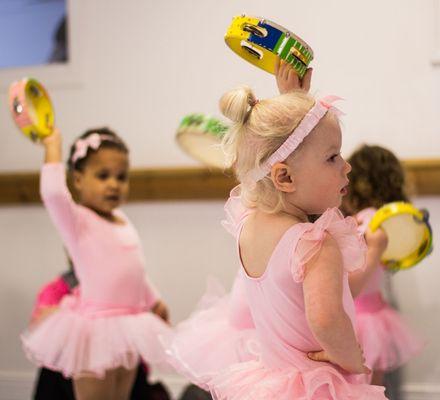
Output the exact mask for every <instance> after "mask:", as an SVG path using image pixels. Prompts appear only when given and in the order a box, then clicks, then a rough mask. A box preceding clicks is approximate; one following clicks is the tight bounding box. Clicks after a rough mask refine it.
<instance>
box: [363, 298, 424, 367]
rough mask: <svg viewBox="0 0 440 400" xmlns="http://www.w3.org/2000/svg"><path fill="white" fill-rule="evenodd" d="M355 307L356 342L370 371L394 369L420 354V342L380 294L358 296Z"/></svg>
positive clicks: (421, 346)
mask: <svg viewBox="0 0 440 400" xmlns="http://www.w3.org/2000/svg"><path fill="white" fill-rule="evenodd" d="M355 305H356V313H357V334H358V339H359V342H360V343H361V346H362V348H363V350H364V355H365V358H366V365H367V366H368V367H369V368H372V369H374V370H378V371H390V370H393V369H396V368H398V367H400V366H402V365H404V364H405V363H406V362H407V361H408V360H409V359H410V358H412V357H413V356H415V355H416V354H417V353H419V352H420V351H421V350H422V348H423V345H424V344H423V342H422V341H421V340H420V339H419V337H418V336H417V335H416V334H415V333H414V332H413V331H412V330H411V329H410V327H409V325H408V323H406V322H405V320H404V319H403V318H402V316H401V315H399V313H398V312H397V311H395V310H394V309H393V308H391V307H390V306H389V305H388V304H387V303H386V302H385V301H384V300H383V298H382V295H381V294H380V293H371V294H365V295H361V296H359V297H358V298H357V299H356V300H355Z"/></svg>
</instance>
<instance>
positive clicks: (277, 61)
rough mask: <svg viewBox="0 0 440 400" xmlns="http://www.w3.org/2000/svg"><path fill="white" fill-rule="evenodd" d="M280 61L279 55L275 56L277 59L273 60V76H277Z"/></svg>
mask: <svg viewBox="0 0 440 400" xmlns="http://www.w3.org/2000/svg"><path fill="white" fill-rule="evenodd" d="M280 62H281V59H280V58H279V57H277V60H276V62H275V76H278V72H279V70H280Z"/></svg>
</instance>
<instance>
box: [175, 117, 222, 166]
mask: <svg viewBox="0 0 440 400" xmlns="http://www.w3.org/2000/svg"><path fill="white" fill-rule="evenodd" d="M227 130H228V126H227V125H225V124H224V123H223V122H221V121H220V120H218V119H216V118H213V117H210V116H208V115H204V114H189V115H186V116H185V117H184V118H183V119H182V121H181V122H180V124H179V127H178V128H177V132H176V141H177V143H178V144H179V146H180V147H181V148H182V149H183V150H184V151H185V152H186V153H187V154H189V155H190V156H191V157H193V158H194V159H196V160H198V161H200V162H202V163H203V164H205V165H207V166H209V167H214V168H225V155H224V153H223V151H222V148H221V142H222V138H223V136H224V135H225V133H226V132H227Z"/></svg>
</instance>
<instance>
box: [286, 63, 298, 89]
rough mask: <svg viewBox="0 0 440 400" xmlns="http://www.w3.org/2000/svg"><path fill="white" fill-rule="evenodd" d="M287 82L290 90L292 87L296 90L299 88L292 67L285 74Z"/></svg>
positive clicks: (296, 76)
mask: <svg viewBox="0 0 440 400" xmlns="http://www.w3.org/2000/svg"><path fill="white" fill-rule="evenodd" d="M287 80H288V81H289V83H290V87H292V88H293V87H294V88H297V89H299V88H300V87H301V84H300V81H299V77H298V74H297V73H296V71H295V70H294V69H293V67H290V68H289V70H288V72H287Z"/></svg>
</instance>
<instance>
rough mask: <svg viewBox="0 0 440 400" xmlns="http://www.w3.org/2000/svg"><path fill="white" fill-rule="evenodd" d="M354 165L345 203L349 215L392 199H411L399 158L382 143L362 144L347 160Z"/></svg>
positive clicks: (343, 204) (344, 207)
mask: <svg viewBox="0 0 440 400" xmlns="http://www.w3.org/2000/svg"><path fill="white" fill-rule="evenodd" d="M347 161H348V162H349V163H350V164H351V167H352V170H351V172H350V174H349V175H348V177H349V179H350V184H349V191H348V194H347V196H345V198H344V200H343V203H342V210H343V211H344V212H345V213H346V214H355V213H357V212H359V211H360V210H362V209H364V208H368V207H374V208H380V207H382V206H383V205H384V204H386V203H391V202H393V201H408V197H407V195H406V193H405V173H404V170H403V167H402V165H401V164H400V162H399V160H398V159H397V157H396V156H395V155H394V154H393V153H392V152H391V151H390V150H387V149H385V148H383V147H380V146H369V145H363V146H361V147H360V148H359V149H358V150H356V151H355V152H354V153H353V154H352V155H351V156H350V157H349V159H348V160H347Z"/></svg>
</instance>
